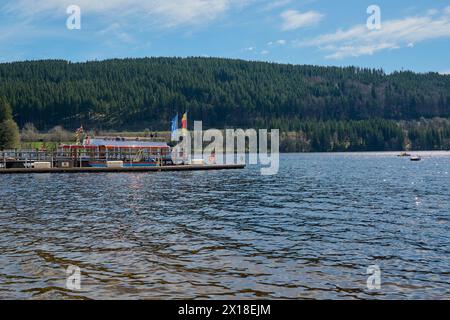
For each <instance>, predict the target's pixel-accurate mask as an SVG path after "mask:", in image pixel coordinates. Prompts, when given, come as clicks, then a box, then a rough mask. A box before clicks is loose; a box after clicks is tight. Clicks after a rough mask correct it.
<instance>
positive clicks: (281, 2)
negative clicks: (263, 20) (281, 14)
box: [264, 0, 292, 11]
mask: <svg viewBox="0 0 450 320" xmlns="http://www.w3.org/2000/svg"><path fill="white" fill-rule="evenodd" d="M291 2H292V0H275V1H271V2H269V3H268V4H266V5H265V6H264V10H266V11H270V10H274V9H278V8H281V7H284V6H287V5H288V4H290V3H291Z"/></svg>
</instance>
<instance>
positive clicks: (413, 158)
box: [409, 156, 422, 161]
mask: <svg viewBox="0 0 450 320" xmlns="http://www.w3.org/2000/svg"><path fill="white" fill-rule="evenodd" d="M409 160H411V161H420V160H422V158H421V157H420V156H411V157H410V158H409Z"/></svg>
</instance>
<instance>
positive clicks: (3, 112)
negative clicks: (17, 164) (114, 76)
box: [0, 97, 20, 150]
mask: <svg viewBox="0 0 450 320" xmlns="http://www.w3.org/2000/svg"><path fill="white" fill-rule="evenodd" d="M19 141H20V136H19V127H18V126H17V124H16V123H15V122H14V120H13V117H12V110H11V106H10V105H9V103H8V102H7V101H6V99H5V98H2V97H0V150H3V149H12V148H16V147H18V145H19Z"/></svg>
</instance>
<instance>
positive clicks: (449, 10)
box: [444, 6, 450, 14]
mask: <svg viewBox="0 0 450 320" xmlns="http://www.w3.org/2000/svg"><path fill="white" fill-rule="evenodd" d="M444 13H445V14H450V6H448V7H447V8H445V9H444Z"/></svg>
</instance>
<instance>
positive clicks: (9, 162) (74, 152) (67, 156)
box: [0, 148, 170, 169]
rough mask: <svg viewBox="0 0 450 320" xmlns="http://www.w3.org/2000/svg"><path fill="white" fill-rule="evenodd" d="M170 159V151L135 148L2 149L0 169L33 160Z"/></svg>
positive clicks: (72, 163)
mask: <svg viewBox="0 0 450 320" xmlns="http://www.w3.org/2000/svg"><path fill="white" fill-rule="evenodd" d="M168 159H170V153H168V152H165V151H162V150H161V149H155V150H154V151H151V152H150V151H148V150H141V149H139V150H136V149H134V150H133V149H117V150H105V149H102V148H89V149H87V148H79V149H70V150H64V149H60V150H57V151H48V150H19V149H16V150H4V151H0V169H7V168H31V167H32V166H33V164H34V163H35V162H49V163H50V165H51V167H54V166H58V164H59V163H60V162H69V163H70V166H73V167H83V166H87V165H88V163H89V162H107V161H123V163H124V164H133V163H139V162H142V161H144V162H145V161H154V162H155V163H156V164H157V165H160V166H162V165H163V164H164V162H165V161H166V160H168Z"/></svg>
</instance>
